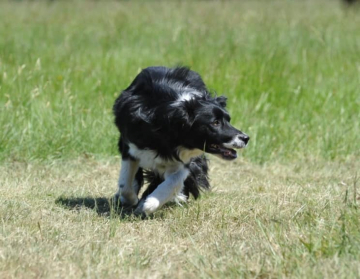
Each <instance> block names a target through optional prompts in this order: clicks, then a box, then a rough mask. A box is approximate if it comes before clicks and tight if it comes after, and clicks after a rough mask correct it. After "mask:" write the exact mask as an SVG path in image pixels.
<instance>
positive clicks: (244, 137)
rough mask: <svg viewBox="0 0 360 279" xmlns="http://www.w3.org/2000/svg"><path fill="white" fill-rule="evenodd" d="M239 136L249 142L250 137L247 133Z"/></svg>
mask: <svg viewBox="0 0 360 279" xmlns="http://www.w3.org/2000/svg"><path fill="white" fill-rule="evenodd" d="M238 137H239V139H240V140H242V141H243V142H245V144H247V143H248V141H249V140H250V137H249V136H248V135H247V134H239V135H238Z"/></svg>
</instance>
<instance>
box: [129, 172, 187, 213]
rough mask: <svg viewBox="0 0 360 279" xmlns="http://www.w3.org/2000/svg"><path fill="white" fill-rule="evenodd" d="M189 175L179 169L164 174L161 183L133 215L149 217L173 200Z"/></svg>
mask: <svg viewBox="0 0 360 279" xmlns="http://www.w3.org/2000/svg"><path fill="white" fill-rule="evenodd" d="M188 175H189V170H188V169H186V168H181V169H179V170H177V171H175V172H171V173H165V175H164V177H165V181H164V182H162V183H161V184H160V185H159V186H158V187H157V188H156V189H155V191H154V192H152V193H151V194H150V195H149V196H148V197H147V198H146V199H145V200H144V201H143V202H141V203H140V204H139V205H138V207H137V208H136V210H135V214H137V215H140V214H145V215H149V214H151V213H153V212H155V211H156V210H158V209H159V208H160V207H161V206H163V205H164V204H165V203H167V202H168V201H170V200H172V199H174V198H175V197H176V195H178V194H179V193H180V191H181V190H182V188H183V186H184V181H185V179H186V178H187V177H188Z"/></svg>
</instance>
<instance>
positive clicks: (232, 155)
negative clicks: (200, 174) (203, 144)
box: [208, 144, 237, 160]
mask: <svg viewBox="0 0 360 279" xmlns="http://www.w3.org/2000/svg"><path fill="white" fill-rule="evenodd" d="M208 149H209V151H208V152H209V153H212V154H219V155H221V157H222V158H223V159H226V160H233V159H236V158H237V154H236V151H235V150H234V149H230V148H226V147H224V146H221V145H219V144H210V145H209V146H208Z"/></svg>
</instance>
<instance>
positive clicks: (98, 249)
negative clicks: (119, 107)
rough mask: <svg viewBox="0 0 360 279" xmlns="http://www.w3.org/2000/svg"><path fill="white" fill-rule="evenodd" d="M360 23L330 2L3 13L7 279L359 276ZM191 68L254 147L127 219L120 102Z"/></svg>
mask: <svg viewBox="0 0 360 279" xmlns="http://www.w3.org/2000/svg"><path fill="white" fill-rule="evenodd" d="M359 26H360V12H359V11H358V10H356V9H354V10H349V9H344V7H342V6H341V5H340V3H339V2H338V1H325V0H324V1H321V0H319V1H285V0H284V1H280V0H279V1H275V0H274V1H260V0H259V1H229V2H228V1H201V2H194V1H193V2H190V1H188V2H186V1H179V2H177V1H174V2H165V1H164V2H158V1H124V2H112V1H106V2H105V1H104V2H90V1H67V2H62V1H53V2H45V1H44V2H41V1H39V2H21V1H20V2H18V1H16V2H12V1H11V2H7V1H2V2H0V220H1V226H0V278H85V277H86V278H125V277H127V278H359V277H360V264H359V261H360V248H359V247H360V231H359V227H360V218H359V209H358V206H359V194H358V192H359V190H357V187H358V185H359V183H360V182H359V177H360V173H359V170H360V159H359V158H360V124H359V119H360V89H359V88H360V29H359ZM178 64H182V65H188V66H190V67H191V68H192V69H193V70H196V71H198V72H199V73H200V74H201V75H202V76H203V78H204V80H205V82H206V84H207V85H208V87H209V88H211V89H213V90H215V91H216V92H218V93H219V94H224V95H226V96H227V97H228V100H229V101H228V106H229V111H230V112H231V114H232V123H233V124H234V125H235V126H236V127H238V128H240V129H241V130H243V131H244V132H246V133H247V134H249V135H250V137H251V141H250V145H249V146H248V148H247V149H246V150H244V151H243V152H241V156H240V158H239V159H238V160H237V161H235V162H231V163H226V162H222V161H219V160H216V159H214V158H212V157H211V159H212V163H211V169H212V170H211V179H212V184H213V186H214V188H213V191H212V192H211V193H207V194H205V195H203V197H202V199H200V200H198V201H191V202H190V203H189V205H185V206H183V207H179V206H175V207H174V206H169V207H166V208H164V209H162V210H160V211H159V212H158V213H156V214H155V216H154V217H153V218H151V219H147V220H139V219H136V218H134V217H132V216H125V215H124V214H122V213H121V212H119V211H114V210H113V209H112V208H111V207H110V206H109V203H108V200H107V199H108V198H109V197H111V195H112V194H113V193H114V192H115V188H116V181H117V175H118V169H119V161H120V160H119V158H120V157H119V155H118V153H117V150H116V141H117V137H118V132H117V130H116V128H115V126H114V125H113V117H112V114H111V108H112V104H113V102H114V99H115V98H116V96H117V95H118V94H119V92H120V91H121V90H122V89H124V88H125V87H126V86H127V85H128V84H129V83H130V82H131V81H132V79H133V78H134V76H135V75H136V74H137V73H138V72H139V70H140V69H142V68H145V67H147V66H150V65H165V66H175V65H178Z"/></svg>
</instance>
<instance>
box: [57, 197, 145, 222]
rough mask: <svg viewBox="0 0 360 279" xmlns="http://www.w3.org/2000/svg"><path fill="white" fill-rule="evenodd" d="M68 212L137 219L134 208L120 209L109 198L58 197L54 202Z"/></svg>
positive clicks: (120, 207)
mask: <svg viewBox="0 0 360 279" xmlns="http://www.w3.org/2000/svg"><path fill="white" fill-rule="evenodd" d="M55 203H56V204H58V205H61V206H63V207H65V208H67V209H69V210H78V211H79V210H82V209H92V210H95V211H96V213H97V214H99V215H100V216H104V217H107V216H116V217H118V218H121V219H125V218H129V217H131V216H132V217H137V218H139V216H135V215H134V212H133V211H134V208H128V207H122V206H120V205H119V204H116V203H115V202H114V201H113V200H112V199H111V198H105V197H95V198H94V197H59V198H57V199H56V201H55Z"/></svg>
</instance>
